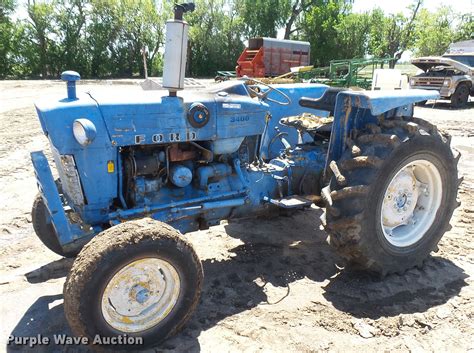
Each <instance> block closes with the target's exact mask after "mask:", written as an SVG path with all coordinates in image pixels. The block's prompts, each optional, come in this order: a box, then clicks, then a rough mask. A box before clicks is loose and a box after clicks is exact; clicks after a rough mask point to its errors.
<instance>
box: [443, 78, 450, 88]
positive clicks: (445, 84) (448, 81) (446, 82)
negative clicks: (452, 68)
mask: <svg viewBox="0 0 474 353" xmlns="http://www.w3.org/2000/svg"><path fill="white" fill-rule="evenodd" d="M450 84H451V80H450V79H449V78H447V79H445V80H444V81H443V86H445V87H446V86H449V85H450Z"/></svg>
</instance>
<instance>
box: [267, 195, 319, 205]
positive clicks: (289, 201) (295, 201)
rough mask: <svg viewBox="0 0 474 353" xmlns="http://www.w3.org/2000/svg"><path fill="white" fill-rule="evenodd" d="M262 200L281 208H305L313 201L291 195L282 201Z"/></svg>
mask: <svg viewBox="0 0 474 353" xmlns="http://www.w3.org/2000/svg"><path fill="white" fill-rule="evenodd" d="M264 200H265V201H267V202H270V203H271V204H273V205H275V206H278V207H281V208H305V207H309V206H311V204H312V203H313V200H310V199H307V198H305V197H303V196H299V195H291V196H287V197H284V198H282V199H271V198H269V197H264Z"/></svg>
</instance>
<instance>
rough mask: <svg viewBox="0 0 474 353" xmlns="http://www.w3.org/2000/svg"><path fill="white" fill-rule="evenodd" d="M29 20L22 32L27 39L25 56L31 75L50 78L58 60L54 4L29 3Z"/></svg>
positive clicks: (24, 50)
mask: <svg viewBox="0 0 474 353" xmlns="http://www.w3.org/2000/svg"><path fill="white" fill-rule="evenodd" d="M26 6H27V11H28V20H27V23H26V24H25V27H24V28H23V30H22V34H23V35H25V37H26V39H25V40H24V41H23V43H24V47H23V48H22V51H23V55H24V56H25V60H26V62H28V64H29V67H30V75H41V77H43V78H46V77H49V76H50V74H51V71H52V67H53V66H54V63H55V62H54V58H57V52H58V50H57V48H56V42H55V41H54V35H55V31H54V24H55V22H54V20H55V14H54V3H53V2H36V0H28V2H27V5H26Z"/></svg>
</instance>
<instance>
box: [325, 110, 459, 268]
mask: <svg viewBox="0 0 474 353" xmlns="http://www.w3.org/2000/svg"><path fill="white" fill-rule="evenodd" d="M350 145H351V147H352V148H349V149H348V150H347V151H346V152H345V154H344V155H343V157H342V158H341V160H340V161H338V162H337V164H336V166H337V168H338V170H339V171H340V175H339V178H336V177H332V178H331V180H330V183H329V185H328V188H329V192H330V196H331V200H332V205H329V204H328V205H327V207H326V212H325V215H323V220H324V221H325V227H326V229H327V231H328V233H329V240H330V244H331V245H332V246H333V247H334V248H335V249H336V250H337V251H338V252H339V253H340V254H341V255H342V256H343V257H345V258H346V259H348V260H349V261H350V262H352V263H356V264H357V265H358V266H359V267H362V268H364V269H367V270H369V271H373V272H377V273H380V274H382V275H384V274H388V273H395V272H396V273H403V272H404V271H406V270H407V269H409V268H411V267H414V266H420V265H421V264H422V262H423V261H424V259H425V258H426V257H427V256H428V255H429V253H430V252H431V251H433V250H436V249H437V244H438V242H439V240H440V239H441V237H442V235H443V234H444V233H445V231H446V230H448V229H450V225H449V221H450V219H451V216H452V214H453V211H454V209H455V208H456V207H457V206H458V203H457V201H456V195H457V188H458V185H459V183H460V181H458V179H457V158H454V156H453V153H452V151H451V148H450V146H449V137H448V136H446V135H444V136H443V135H441V134H440V133H439V132H438V131H437V129H436V127H435V126H434V125H431V124H430V123H428V122H426V121H424V120H421V119H416V118H406V119H405V120H396V119H390V120H386V121H382V122H381V123H380V126H375V125H372V126H369V127H368V129H367V130H366V131H365V132H363V133H362V134H360V135H359V136H358V137H357V139H356V140H355V141H354V142H351V143H350ZM334 163H335V162H334ZM333 169H334V168H333ZM323 223H324V222H323Z"/></svg>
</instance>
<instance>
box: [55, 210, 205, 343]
mask: <svg viewBox="0 0 474 353" xmlns="http://www.w3.org/2000/svg"><path fill="white" fill-rule="evenodd" d="M202 280H203V272H202V266H201V263H200V261H199V259H198V257H197V255H196V253H195V252H194V250H193V248H192V246H191V245H190V244H189V243H188V242H187V241H185V240H184V239H183V237H182V235H181V234H180V233H179V232H178V231H176V230H175V229H173V228H172V227H170V226H168V225H167V224H164V223H161V222H157V221H154V220H151V219H149V218H148V219H142V220H139V221H131V222H125V223H122V224H119V225H117V226H115V227H112V228H110V229H107V230H105V231H104V232H102V233H101V234H99V235H97V236H96V237H95V238H93V239H92V240H91V241H90V242H89V243H88V244H87V245H86V246H85V247H84V248H83V249H82V251H81V252H80V253H79V255H78V257H77V259H76V260H75V262H74V264H73V266H72V268H71V272H70V273H69V275H68V277H67V279H66V283H65V285H64V310H65V314H66V318H67V320H68V322H69V325H70V326H71V329H72V331H73V332H74V333H75V334H76V335H78V336H85V337H88V338H89V342H93V340H94V338H96V337H102V338H104V337H105V338H108V339H110V340H111V342H114V341H113V340H114V338H115V342H117V339H118V338H119V337H120V336H122V337H124V336H125V335H127V336H128V337H129V338H130V339H129V340H128V341H127V342H125V344H124V345H122V344H121V345H120V347H117V348H120V349H138V348H140V347H137V345H135V344H136V343H139V344H140V343H142V344H143V346H141V347H148V346H152V345H155V344H157V343H159V342H161V341H163V340H165V339H166V338H168V337H170V336H171V335H173V334H174V333H176V332H177V331H178V330H179V329H180V328H181V327H182V326H183V325H184V324H185V323H186V322H187V320H188V319H189V317H190V316H191V314H192V313H193V311H194V309H195V307H196V305H197V303H198V300H199V296H200V293H201V285H202ZM141 339H142V340H143V342H141V341H140V340H141ZM104 341H105V340H104ZM99 343H100V342H99ZM119 343H120V342H119ZM122 343H123V342H122ZM127 343H135V344H130V345H127Z"/></svg>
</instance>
